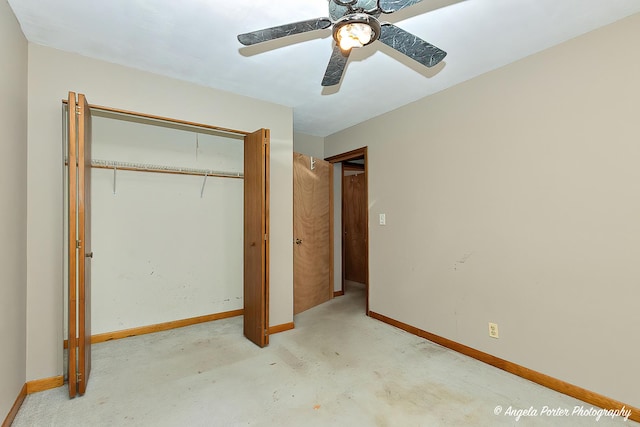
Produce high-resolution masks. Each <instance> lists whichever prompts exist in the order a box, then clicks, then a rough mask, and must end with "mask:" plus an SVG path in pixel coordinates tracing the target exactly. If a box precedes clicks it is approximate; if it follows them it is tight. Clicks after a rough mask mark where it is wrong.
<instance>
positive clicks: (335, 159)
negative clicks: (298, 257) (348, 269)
mask: <svg viewBox="0 0 640 427" xmlns="http://www.w3.org/2000/svg"><path fill="white" fill-rule="evenodd" d="M359 159H364V177H365V180H364V192H365V194H364V202H365V206H367V215H366V219H365V230H366V233H367V248H366V251H365V255H366V257H367V262H366V265H367V268H366V271H365V275H366V276H365V277H366V281H367V283H366V286H365V293H366V308H365V313H366V315H367V316H369V174H368V171H369V167H368V159H367V147H366V146H365V147H361V148H357V149H355V150H351V151H348V152H346V153H342V154H336V155H335V156H331V157H327V158H325V160H326V161H327V162H329V163H331V164H332V165H333V164H335V163H344V162H348V161H349V160H359ZM331 176H333V174H331ZM342 176H344V169H343V171H342ZM340 188H341V192H342V193H343V191H342V183H341V184H340ZM330 191H331V200H332V201H333V197H334V194H333V185H331V189H330ZM331 212H333V209H331ZM341 221H342V222H344V216H343V218H342V220H341ZM334 226H335V224H334V218H333V214H332V215H331V216H330V228H331V235H332V236H333V232H334ZM340 226H341V228H342V227H343V226H344V224H340ZM341 234H343V233H341ZM342 238H343V243H342V291H343V292H344V236H342ZM332 247H333V244H332ZM333 269H334V266H333V257H332V258H331V270H332V271H333Z"/></svg>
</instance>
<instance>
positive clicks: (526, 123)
mask: <svg viewBox="0 0 640 427" xmlns="http://www.w3.org/2000/svg"><path fill="white" fill-rule="evenodd" d="M639 39H640V15H638V14H636V15H634V16H631V17H629V18H626V19H623V20H621V21H619V22H617V23H614V24H612V25H609V26H607V27H603V28H601V29H599V30H597V31H594V32H591V33H588V34H586V35H583V36H581V37H578V38H576V39H573V40H570V41H568V42H566V43H563V44H561V45H559V46H556V47H554V48H551V49H548V50H546V51H543V52H540V53H538V54H536V55H533V56H530V57H528V58H525V59H523V60H521V61H518V62H516V63H513V64H511V65H508V66H506V67H503V68H500V69H498V70H495V71H492V72H489V73H487V74H484V75H482V76H480V77H478V78H475V79H473V80H470V81H467V82H465V83H462V84H460V85H458V86H455V87H453V88H451V89H448V90H445V91H442V92H440V93H438V94H435V95H433V96H430V97H428V98H424V99H421V100H419V101H417V102H415V103H413V104H410V105H407V106H405V107H402V108H400V109H398V110H395V111H392V112H390V113H388V114H384V115H382V116H379V117H377V118H375V119H372V120H369V121H367V122H364V123H362V124H359V125H357V126H354V127H352V128H350V129H347V130H345V131H342V132H339V133H336V134H334V135H330V136H329V137H327V138H326V139H325V155H326V156H331V155H334V154H338V153H342V152H346V151H349V150H350V149H354V148H357V147H360V146H363V145H367V146H368V147H369V151H368V162H369V163H368V166H369V169H368V172H369V203H370V207H369V218H370V263H369V265H370V308H371V310H372V311H374V312H377V313H380V314H383V315H385V316H388V317H391V318H393V319H396V320H399V321H402V322H404V323H408V324H410V325H413V326H415V327H417V328H420V329H423V330H426V331H429V332H431V333H434V334H437V335H440V336H442V337H445V338H448V339H450V340H453V341H457V342H459V343H462V344H464V345H467V346H470V347H473V348H476V349H478V350H481V351H484V352H486V353H490V354H492V355H495V356H498V357H500V358H503V359H506V360H509V361H511V362H514V363H517V364H520V365H523V366H526V367H528V368H531V369H534V370H536V371H539V372H542V373H544V374H547V375H550V376H552V377H556V378H558V379H561V380H563V381H566V382H569V383H572V384H575V385H578V386H581V387H584V388H586V389H589V390H592V391H595V392H597V393H600V394H603V395H605V396H608V397H611V398H614V399H617V400H620V401H622V402H625V403H627V404H631V405H635V406H636V407H639V406H640V387H638V384H637V379H638V376H637V372H638V369H637V354H638V352H640V342H638V340H637V339H635V337H636V336H637V335H638V325H640V310H638V304H637V301H638V300H639V299H640V288H639V287H638V284H639V283H640V264H639V263H638V262H637V255H638V248H639V247H640V221H639V220H638V218H640V198H639V197H638V195H639V194H640V168H639V167H638V165H639V164H640V144H639V141H640V139H639V137H640V121H639V120H638V99H640V79H638V75H640V50H638V49H637V40H639ZM449 54H450V55H451V54H454V52H450V53H449ZM446 72H447V68H446V67H445V68H444V69H443V70H442V73H446ZM433 78H434V79H437V78H438V76H435V77H433ZM425 84H429V80H428V79H426V80H425ZM381 213H385V214H386V225H385V226H380V225H378V215H379V214H381ZM488 322H495V323H497V324H498V325H499V331H500V338H499V339H494V338H490V337H489V335H488Z"/></svg>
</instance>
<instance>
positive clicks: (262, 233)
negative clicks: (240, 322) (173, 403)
mask: <svg viewBox="0 0 640 427" xmlns="http://www.w3.org/2000/svg"><path fill="white" fill-rule="evenodd" d="M268 239H269V130H268V129H260V130H258V131H256V132H254V133H252V134H249V135H247V136H246V137H245V139H244V335H245V337H247V338H248V339H249V340H250V341H252V342H253V343H255V344H256V345H258V346H260V347H264V346H266V345H267V344H269V335H268V331H267V328H268V325H269V322H268V316H269V311H268V307H269V299H268V298H269V240H268Z"/></svg>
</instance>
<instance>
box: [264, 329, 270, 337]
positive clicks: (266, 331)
mask: <svg viewBox="0 0 640 427" xmlns="http://www.w3.org/2000/svg"><path fill="white" fill-rule="evenodd" d="M268 335H269V330H268V329H265V330H264V336H265V337H266V336H268Z"/></svg>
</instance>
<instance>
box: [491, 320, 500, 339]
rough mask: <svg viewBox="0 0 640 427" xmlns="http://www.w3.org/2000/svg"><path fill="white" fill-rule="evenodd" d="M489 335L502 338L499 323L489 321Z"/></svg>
mask: <svg viewBox="0 0 640 427" xmlns="http://www.w3.org/2000/svg"><path fill="white" fill-rule="evenodd" d="M489 336H490V337H491V338H500V334H499V333H498V324H497V323H491V322H489Z"/></svg>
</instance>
